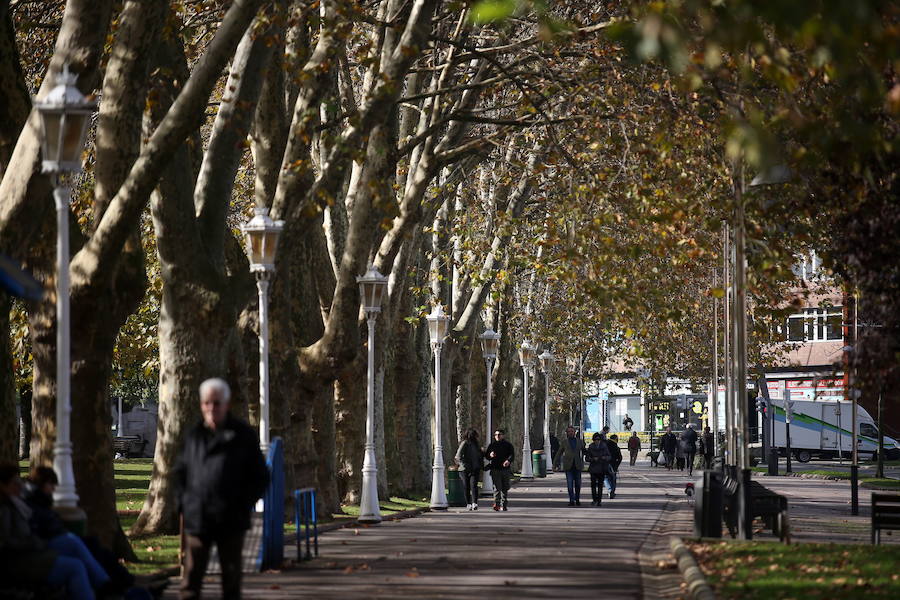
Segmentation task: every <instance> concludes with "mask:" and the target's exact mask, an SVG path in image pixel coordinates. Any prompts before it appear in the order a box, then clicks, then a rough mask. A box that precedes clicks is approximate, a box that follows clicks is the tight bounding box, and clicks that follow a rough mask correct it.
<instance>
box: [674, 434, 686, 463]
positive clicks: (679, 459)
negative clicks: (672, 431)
mask: <svg viewBox="0 0 900 600" xmlns="http://www.w3.org/2000/svg"><path fill="white" fill-rule="evenodd" d="M677 440H678V442H677V443H676V444H675V466H676V467H677V468H678V470H679V471H684V445H683V444H682V443H681V434H680V433H679V434H678V436H677Z"/></svg>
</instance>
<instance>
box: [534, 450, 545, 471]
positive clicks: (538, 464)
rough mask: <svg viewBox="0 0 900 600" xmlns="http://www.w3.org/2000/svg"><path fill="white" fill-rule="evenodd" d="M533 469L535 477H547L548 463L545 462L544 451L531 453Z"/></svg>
mask: <svg viewBox="0 0 900 600" xmlns="http://www.w3.org/2000/svg"><path fill="white" fill-rule="evenodd" d="M531 468H532V470H534V476H535V477H546V476H547V463H546V462H544V451H543V450H534V451H532V453H531Z"/></svg>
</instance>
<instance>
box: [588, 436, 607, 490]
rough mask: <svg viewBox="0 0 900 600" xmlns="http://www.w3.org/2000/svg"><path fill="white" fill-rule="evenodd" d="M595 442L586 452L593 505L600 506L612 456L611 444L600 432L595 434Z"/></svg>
mask: <svg viewBox="0 0 900 600" xmlns="http://www.w3.org/2000/svg"><path fill="white" fill-rule="evenodd" d="M593 440H594V441H593V442H592V443H591V445H589V446H588V447H587V448H586V449H585V452H584V455H585V458H587V461H588V473H589V474H590V476H591V498H593V501H592V502H591V506H600V501H601V500H602V499H603V478H604V477H606V474H607V472H608V471H609V469H610V466H609V461H610V459H611V458H612V457H611V456H610V454H609V446H607V445H606V440H604V439H603V436H602V435H601V434H599V433H595V434H594V438H593Z"/></svg>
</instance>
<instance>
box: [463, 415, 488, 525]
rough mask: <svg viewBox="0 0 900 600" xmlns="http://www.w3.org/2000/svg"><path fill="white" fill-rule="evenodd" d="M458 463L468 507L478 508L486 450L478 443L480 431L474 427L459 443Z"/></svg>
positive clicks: (471, 508) (467, 431) (468, 430)
mask: <svg viewBox="0 0 900 600" xmlns="http://www.w3.org/2000/svg"><path fill="white" fill-rule="evenodd" d="M456 464H457V465H459V476H460V478H462V480H463V487H464V488H465V490H466V509H468V510H478V480H479V479H481V469H482V468H483V467H484V452H483V451H482V450H481V446H479V445H478V432H477V431H475V430H474V429H472V428H469V429H467V430H466V436H465V438H464V439H463V441H462V442H460V444H459V449H457V451H456Z"/></svg>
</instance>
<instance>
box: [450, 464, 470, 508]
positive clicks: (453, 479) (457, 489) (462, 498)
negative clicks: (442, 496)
mask: <svg viewBox="0 0 900 600" xmlns="http://www.w3.org/2000/svg"><path fill="white" fill-rule="evenodd" d="M447 504H448V505H449V506H465V505H466V492H465V490H464V489H463V481H462V479H460V477H459V471H456V470H453V471H447Z"/></svg>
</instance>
